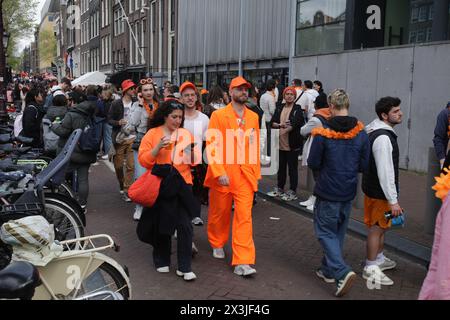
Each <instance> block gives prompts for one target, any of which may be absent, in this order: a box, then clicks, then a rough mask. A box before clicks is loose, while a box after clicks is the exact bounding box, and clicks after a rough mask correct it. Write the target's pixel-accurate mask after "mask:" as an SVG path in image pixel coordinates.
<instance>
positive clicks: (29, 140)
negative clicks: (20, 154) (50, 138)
mask: <svg viewBox="0 0 450 320" xmlns="http://www.w3.org/2000/svg"><path fill="white" fill-rule="evenodd" d="M16 141H17V142H19V143H23V144H31V143H32V142H33V138H28V137H24V136H18V137H16Z"/></svg>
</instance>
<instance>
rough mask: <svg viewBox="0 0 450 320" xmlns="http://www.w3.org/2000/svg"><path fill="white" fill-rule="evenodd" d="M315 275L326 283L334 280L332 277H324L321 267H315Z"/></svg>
mask: <svg viewBox="0 0 450 320" xmlns="http://www.w3.org/2000/svg"><path fill="white" fill-rule="evenodd" d="M316 276H318V277H319V278H320V279H322V280H323V281H325V282H326V283H335V282H336V280H334V279H333V278H328V277H326V276H325V275H324V274H323V272H322V270H321V269H317V270H316Z"/></svg>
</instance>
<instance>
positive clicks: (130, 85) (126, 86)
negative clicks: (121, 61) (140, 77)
mask: <svg viewBox="0 0 450 320" xmlns="http://www.w3.org/2000/svg"><path fill="white" fill-rule="evenodd" d="M121 87H122V92H123V93H125V92H127V91H128V90H130V89H131V88H133V87H136V85H135V84H134V82H133V81H131V80H130V79H128V80H125V81H123V82H122V85H121Z"/></svg>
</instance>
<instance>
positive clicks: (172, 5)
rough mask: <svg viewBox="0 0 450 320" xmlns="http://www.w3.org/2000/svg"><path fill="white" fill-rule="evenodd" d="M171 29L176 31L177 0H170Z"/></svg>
mask: <svg viewBox="0 0 450 320" xmlns="http://www.w3.org/2000/svg"><path fill="white" fill-rule="evenodd" d="M170 1H171V3H170V31H171V32H173V31H175V18H176V17H175V14H176V9H177V8H176V2H175V0H170Z"/></svg>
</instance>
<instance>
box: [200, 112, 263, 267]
mask: <svg viewBox="0 0 450 320" xmlns="http://www.w3.org/2000/svg"><path fill="white" fill-rule="evenodd" d="M214 129H215V130H214ZM227 131H228V133H227ZM219 136H221V137H222V138H220V137H219ZM206 138H207V149H206V152H207V157H208V164H209V166H208V172H207V174H206V178H205V186H206V187H208V188H210V193H209V211H208V240H209V242H210V244H211V246H212V247H213V248H223V247H224V246H225V244H226V243H227V242H228V236H229V232H230V223H231V204H232V201H233V200H234V218H233V226H232V249H233V259H232V265H233V266H234V265H239V264H255V259H256V254H255V245H254V242H253V228H252V207H253V196H254V193H255V192H256V191H257V190H258V180H259V179H261V166H260V159H259V154H260V153H259V148H260V146H259V121H258V115H257V114H256V113H254V112H252V111H250V110H249V109H245V112H244V116H243V118H242V119H240V118H239V117H238V115H237V114H236V112H235V111H234V109H233V107H232V105H231V104H229V105H228V106H227V107H226V108H224V109H221V110H217V111H215V112H214V113H213V114H212V117H211V120H210V123H209V129H208V132H207V137H206ZM224 175H227V176H228V177H229V179H230V186H227V187H224V186H222V185H220V184H219V181H218V178H219V177H221V176H224Z"/></svg>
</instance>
